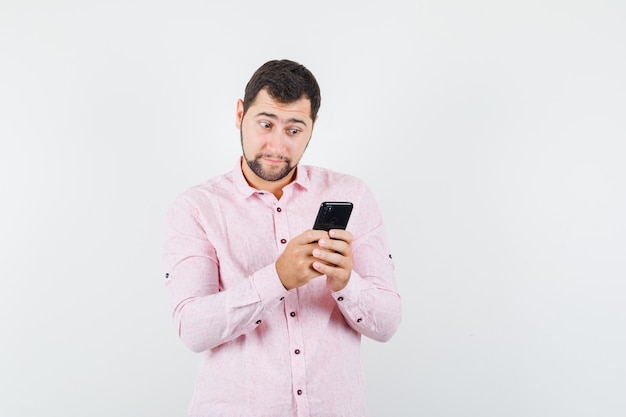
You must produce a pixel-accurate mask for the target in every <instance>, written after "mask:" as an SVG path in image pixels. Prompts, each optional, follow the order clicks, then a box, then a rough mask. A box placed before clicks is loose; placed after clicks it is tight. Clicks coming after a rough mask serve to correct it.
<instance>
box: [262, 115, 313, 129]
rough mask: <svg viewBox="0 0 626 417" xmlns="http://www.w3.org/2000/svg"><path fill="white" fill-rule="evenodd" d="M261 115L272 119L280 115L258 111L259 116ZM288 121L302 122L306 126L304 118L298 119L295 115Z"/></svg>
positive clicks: (276, 118)
mask: <svg viewBox="0 0 626 417" xmlns="http://www.w3.org/2000/svg"><path fill="white" fill-rule="evenodd" d="M259 116H265V117H269V118H270V119H273V120H278V116H276V115H275V114H274V113H268V112H264V111H262V112H260V113H257V117H259ZM287 121H288V122H291V123H300V124H303V125H304V126H306V122H305V121H304V120H302V119H296V118H295V117H292V118H290V119H287Z"/></svg>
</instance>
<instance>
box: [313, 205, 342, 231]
mask: <svg viewBox="0 0 626 417" xmlns="http://www.w3.org/2000/svg"><path fill="white" fill-rule="evenodd" d="M351 213H352V203H351V202H349V201H324V202H323V203H322V204H320V208H319V210H318V212H317V217H316V218H315V223H314V224H313V229H315V230H330V229H345V228H346V227H347V226H348V220H349V219H350V214H351Z"/></svg>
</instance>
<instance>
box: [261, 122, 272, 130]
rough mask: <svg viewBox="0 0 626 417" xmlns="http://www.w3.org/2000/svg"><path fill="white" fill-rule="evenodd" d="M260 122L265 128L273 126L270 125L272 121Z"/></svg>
mask: <svg viewBox="0 0 626 417" xmlns="http://www.w3.org/2000/svg"><path fill="white" fill-rule="evenodd" d="M259 124H260V125H261V127H262V128H264V129H269V127H270V126H271V125H270V122H260V123H259Z"/></svg>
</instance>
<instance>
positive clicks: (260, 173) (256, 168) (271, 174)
mask: <svg viewBox="0 0 626 417" xmlns="http://www.w3.org/2000/svg"><path fill="white" fill-rule="evenodd" d="M243 157H244V159H245V160H246V163H247V164H248V167H250V169H251V170H252V172H254V173H255V174H256V176H257V177H259V178H261V179H262V180H265V181H278V180H282V179H283V178H285V177H286V176H287V175H289V173H290V172H291V171H293V169H294V168H295V167H296V165H295V164H294V165H291V160H290V159H288V158H285V157H282V156H280V155H271V154H265V153H258V154H256V155H255V156H254V159H248V157H247V156H246V155H245V153H244V155H243ZM262 158H272V159H280V160H283V161H284V162H285V165H283V167H281V168H278V167H276V169H272V170H269V169H265V168H263V164H262V162H261V159H262Z"/></svg>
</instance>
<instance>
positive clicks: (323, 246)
mask: <svg viewBox="0 0 626 417" xmlns="http://www.w3.org/2000/svg"><path fill="white" fill-rule="evenodd" d="M317 245H318V247H317V248H315V249H313V256H314V257H315V258H316V261H315V262H313V269H315V270H316V271H318V272H319V273H321V274H325V275H326V285H328V287H329V288H330V290H331V291H339V290H342V289H344V288H345V286H346V285H348V281H349V280H350V273H351V272H352V260H353V254H352V233H350V232H348V231H347V230H341V229H332V230H329V231H328V235H327V236H325V237H323V238H321V239H320V240H318V242H317Z"/></svg>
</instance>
